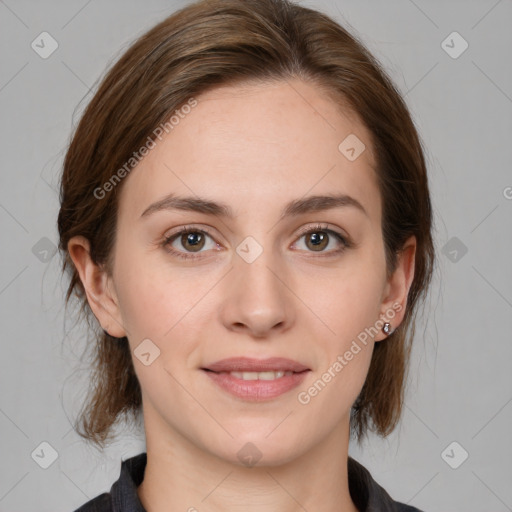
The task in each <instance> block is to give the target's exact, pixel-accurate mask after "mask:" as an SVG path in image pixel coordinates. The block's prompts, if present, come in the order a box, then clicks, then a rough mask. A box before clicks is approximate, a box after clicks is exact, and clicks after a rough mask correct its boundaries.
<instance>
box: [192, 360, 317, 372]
mask: <svg viewBox="0 0 512 512" xmlns="http://www.w3.org/2000/svg"><path fill="white" fill-rule="evenodd" d="M309 369H310V368H308V367H307V366H305V365H303V364H301V363H299V362H297V361H293V360H292V359H286V358H284V357H269V358H267V359H252V358H250V357H230V358H227V359H221V360H220V361H216V362H215V363H212V364H209V365H208V366H204V367H203V368H202V370H210V371H212V372H217V373H219V372H265V371H270V370H275V371H290V372H296V373H299V372H303V371H305V370H309Z"/></svg>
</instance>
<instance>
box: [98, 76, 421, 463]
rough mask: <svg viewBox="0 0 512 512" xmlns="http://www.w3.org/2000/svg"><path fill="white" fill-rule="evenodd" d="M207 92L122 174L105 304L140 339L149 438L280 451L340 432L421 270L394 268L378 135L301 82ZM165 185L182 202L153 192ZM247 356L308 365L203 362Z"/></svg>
mask: <svg viewBox="0 0 512 512" xmlns="http://www.w3.org/2000/svg"><path fill="white" fill-rule="evenodd" d="M196 100H197V101H198V103H197V106H195V107H194V108H192V109H191V111H190V113H188V114H187V115H185V116H183V118H181V119H180V121H179V123H178V124H176V125H174V128H173V129H172V131H170V133H169V134H168V135H165V136H164V137H163V139H162V140H161V141H159V140H158V139H156V146H155V147H154V148H153V149H152V150H151V151H150V152H149V153H148V154H147V156H146V157H145V158H144V159H143V160H142V161H141V163H140V164H139V165H138V166H137V167H136V168H134V169H133V170H132V171H131V173H130V174H129V175H128V177H126V178H125V182H124V183H123V184H122V193H121V195H120V202H119V210H118V231H117V238H116V244H115V253H114V271H113V276H112V280H111V281H109V285H112V286H109V287H108V290H107V291H106V292H105V293H106V295H105V296H104V297H103V298H101V300H103V306H102V307H98V306H97V305H95V306H94V309H95V313H96V314H97V316H98V318H99V319H100V321H101V323H102V325H103V326H104V327H108V329H109V331H110V333H111V334H113V335H115V336H123V335H127V336H128V338H129V343H130V347H131V349H132V355H133V362H134V366H135V371H136V374H137V377H138V379H139V381H140V384H141V388H142V393H143V407H144V419H145V427H146V435H147V436H152V437H153V438H158V439H160V440H162V439H173V438H175V437H176V436H179V437H181V438H184V439H186V440H188V441H190V442H191V443H193V445H195V446H197V447H199V448H200V449H202V450H204V451H206V452H209V453H210V454H213V455H216V456H218V457H221V458H223V459H225V460H229V461H233V462H242V463H245V462H244V460H246V459H243V457H242V455H244V456H245V455H247V452H250V453H249V455H252V456H253V457H259V456H262V459H263V460H264V461H265V462H266V463H268V464H269V465H272V464H279V463H283V462H285V461H287V460H291V459H292V458H293V457H296V456H298V455H300V454H302V453H305V452H306V451H308V450H309V449H311V448H312V447H314V446H316V445H317V444H318V443H320V442H322V441H325V440H327V439H328V438H329V436H334V435H336V436H338V438H339V436H340V433H342V434H343V435H345V436H347V437H345V439H344V441H345V442H346V441H347V440H348V425H349V414H350V409H351V406H352V404H353V403H354V401H355V400H356V398H357V396H358V394H359V392H360V390H361V388H362V386H363V383H364V381H365V378H366V375H367V371H368V368H369V364H370V360H371V356H372V350H373V345H374V342H375V341H380V340H382V339H384V338H385V337H386V336H385V335H384V334H383V333H382V331H381V327H382V324H383V322H382V321H381V322H378V320H379V319H382V320H384V321H388V320H389V321H390V323H391V325H392V327H393V328H395V327H396V326H397V325H398V324H399V323H400V321H401V319H402V317H403V312H404V310H403V309H402V311H401V312H400V311H398V309H400V308H399V307H398V308H397V304H398V303H400V304H402V305H405V302H404V301H405V297H406V292H407V289H408V284H409V283H410V280H411V279H412V275H410V274H409V275H407V268H406V267H405V266H404V267H399V268H398V270H397V272H396V273H395V277H394V278H393V280H391V281H386V268H385V253H384V245H383V239H382V233H381V198H380V194H379V190H378V188H377V181H376V176H375V174H374V170H373V169H372V167H373V166H374V165H375V160H374V156H373V154H372V148H371V142H370V137H369V132H368V131H367V129H366V128H365V127H364V126H363V125H362V124H361V123H360V122H359V121H358V120H357V119H355V118H353V117H352V118H350V119H349V118H348V117H346V116H345V115H342V114H341V113H340V112H339V111H338V110H337V109H336V108H335V106H334V104H333V102H332V100H331V99H329V98H328V97H327V96H326V95H325V94H324V93H323V92H322V91H321V90H320V89H318V88H317V87H315V86H312V85H308V84H306V83H304V82H301V81H298V80H293V81H289V82H284V81H283V82H279V83H274V84H272V85H265V86H262V85H257V86H246V87H243V88H242V87H239V86H237V87H223V88H218V89H216V90H214V91H211V92H208V93H207V94H204V95H202V96H200V97H197V98H196ZM347 137H349V139H347V140H346V141H345V142H343V141H344V140H345V139H346V138H347ZM355 137H357V139H356V138H355ZM361 143H362V144H364V145H365V149H364V147H363V146H362V145H361ZM340 144H341V146H340ZM171 196H172V198H173V201H177V200H180V202H179V203H175V204H174V206H173V203H172V202H171V201H168V203H167V205H166V204H165V202H164V203H160V207H155V206H153V207H152V205H155V204H158V203H159V202H161V201H162V200H165V199H166V198H170V197H171ZM313 196H318V197H320V196H329V197H335V196H336V197H341V196H347V197H345V200H344V201H338V203H335V202H328V201H327V200H322V199H318V200H316V201H315V200H312V199H311V198H312V197H313ZM184 198H187V200H185V199H184ZM104 200H108V199H104ZM203 201H208V202H209V203H212V204H213V203H215V204H218V205H225V206H226V208H227V210H228V211H227V212H225V211H224V210H223V209H222V208H221V207H219V206H212V205H209V206H208V205H204V204H203V203H202V202H203ZM201 205H203V206H201ZM358 205H359V206H358ZM228 213H231V215H229V214H228ZM318 226H320V227H318ZM183 227H188V228H189V233H188V235H186V234H185V235H183V236H181V235H179V234H178V236H174V235H175V234H176V233H177V232H178V231H179V230H180V229H181V228H183ZM203 230H204V231H206V230H207V233H202V231H203ZM306 231H311V232H310V233H309V234H304V233H305V232H306ZM338 235H339V236H340V237H341V238H338ZM166 237H167V239H168V242H166V241H165V239H166ZM343 240H345V242H346V244H347V245H345V242H344V241H343ZM402 268H403V269H404V270H403V271H402ZM107 297H111V299H112V300H111V301H110V300H108V299H107ZM393 305H394V306H393ZM391 315H392V316H391ZM372 327H376V329H374V330H370V331H366V336H365V334H364V333H365V329H370V328H372ZM368 332H369V333H370V335H368ZM376 332H378V334H377V335H376V336H375V339H373V338H372V335H375V333H376ZM363 339H364V340H365V342H363V341H362V340H363ZM148 340H149V341H148ZM384 343H385V341H384ZM133 351H135V353H134V352H133ZM350 354H352V355H350ZM239 357H243V358H251V359H256V360H262V359H267V358H286V359H289V360H291V361H294V362H296V363H297V364H300V365H302V368H307V371H304V372H302V373H300V374H299V373H294V374H293V375H292V376H289V375H286V376H284V377H280V376H279V374H277V375H275V374H271V373H267V374H264V375H259V377H261V379H260V380H259V381H255V380H249V381H245V380H243V379H240V378H239V377H241V375H238V374H235V376H233V375H232V374H231V375H229V374H226V373H224V374H221V373H214V372H211V371H207V370H205V368H208V367H213V363H215V362H218V361H220V360H224V359H227V358H239ZM337 362H338V364H336V363H337ZM280 365H281V366H282V364H281V363H279V362H274V363H272V362H271V363H270V365H269V366H266V367H265V368H267V369H268V370H270V369H275V370H279V368H280V367H281V366H280ZM221 366H222V365H221ZM273 367H275V368H273ZM234 368H235V369H236V368H237V367H236V365H235V367H234ZM228 369H229V368H228ZM231 369H233V367H231ZM239 369H240V370H243V369H245V370H247V368H242V367H239ZM217 370H219V372H220V369H219V368H217ZM296 370H297V371H298V370H300V368H296ZM246 377H252V378H254V377H255V376H254V375H246ZM329 377H330V378H329ZM265 379H274V380H265ZM221 381H222V382H224V383H225V386H226V387H224V386H222V385H221V384H220V382H221ZM315 386H316V387H315ZM315 390H316V391H315ZM342 438H343V436H342ZM249 442H250V443H252V445H254V446H252V445H247V444H246V443H249ZM244 450H245V451H244ZM258 453H259V454H261V455H258ZM241 454H242V455H241ZM242 459H243V460H242Z"/></svg>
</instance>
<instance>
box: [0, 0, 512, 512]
mask: <svg viewBox="0 0 512 512" xmlns="http://www.w3.org/2000/svg"><path fill="white" fill-rule="evenodd" d="M185 3H186V2H170V1H163V0H150V1H148V0H146V1H144V2H142V1H123V2H122V1H120V0H116V1H112V0H111V1H106V2H105V1H104V2H99V1H98V0H92V1H89V2H87V1H84V0H76V1H75V0H73V1H66V2H64V1H56V0H52V1H47V2H36V1H22V0H18V1H15V0H0V41H1V44H0V52H1V68H0V69H1V75H0V108H1V112H2V116H1V121H0V130H1V132H0V141H1V147H2V153H1V162H2V164H1V165H2V169H1V173H0V178H1V187H0V225H1V229H2V238H1V240H2V242H1V251H0V254H1V258H2V263H1V272H0V312H1V322H2V345H1V348H2V357H0V432H1V436H0V453H1V455H2V461H1V462H2V463H1V467H0V511H2V512H3V511H27V512H28V511H39V512H45V511H52V512H55V511H71V510H74V509H75V508H76V507H78V506H79V505H81V504H83V503H84V502H86V501H87V500H89V499H90V498H92V497H94V496H96V495H97V494H99V493H100V492H103V491H106V490H109V489H110V486H111V484H112V482H113V481H114V480H115V479H117V477H118V475H119V465H120V460H121V458H123V459H125V458H127V457H129V456H132V455H135V454H137V453H140V452H141V451H143V450H144V438H143V435H142V433H141V432H137V431H126V430H123V432H122V434H121V436H120V437H119V440H118V441H117V442H116V443H115V444H113V445H112V446H111V447H110V448H109V449H108V450H107V451H106V452H105V453H104V454H101V453H99V452H97V451H95V450H94V449H93V448H91V447H89V446H87V445H86V444H85V442H84V441H82V440H81V438H80V437H79V436H78V435H77V434H76V433H75V432H74V431H73V430H72V429H71V425H70V422H69V420H68V418H72V417H73V414H74V413H75V412H76V410H77V403H79V400H80V396H81V395H83V392H84V386H85V384H86V381H87V367H86V366H85V365H84V364H83V363H80V361H79V359H78V357H79V355H80V354H81V353H82V348H83V343H85V339H84V337H83V332H84V330H83V329H82V328H80V327H77V328H74V329H72V327H73V318H72V317H71V316H70V315H69V316H68V317H67V318H65V315H64V307H63V296H64V290H65V287H66V284H67V282H66V281H65V280H63V279H61V277H60V274H59V267H60V260H59V258H58V257H57V255H56V254H53V253H52V248H53V250H55V248H54V246H55V245H56V244H57V229H56V217H57V213H58V206H59V205H58V194H57V183H58V175H59V172H60V168H61V165H62V159H63V155H64V152H65V149H66V144H67V143H68V141H69V137H70V134H71V130H72V127H73V123H74V122H76V121H77V120H78V116H79V114H80V113H81V112H82V110H83V108H84V106H85V104H86V103H87V102H88V101H89V100H90V98H91V96H92V93H91V88H92V90H94V87H95V86H96V84H97V80H98V78H99V77H100V76H102V75H103V73H104V71H105V70H106V68H107V67H108V66H109V65H110V64H111V63H112V62H113V61H114V60H115V59H116V58H117V57H118V56H119V55H120V54H121V53H122V51H123V50H124V49H126V48H127V46H128V45H129V43H130V42H131V41H133V40H134V39H135V37H136V36H138V35H140V34H141V33H143V32H144V31H146V30H147V29H149V28H150V27H151V26H153V25H154V24H155V23H157V22H158V21H160V20H162V19H163V18H164V17H165V16H167V15H169V14H170V13H172V12H173V11H174V10H176V9H177V8H178V7H180V6H182V5H184V4H185ZM303 4H304V5H308V6H311V7H314V8H319V9H320V10H323V11H324V12H326V13H328V14H330V15H332V16H333V17H334V18H335V19H337V20H338V21H339V22H341V23H342V24H343V25H344V26H346V27H347V28H348V29H349V30H351V31H352V32H353V33H354V34H356V35H359V36H360V37H361V38H362V39H363V41H364V42H365V43H366V44H367V46H368V47H369V48H370V50H371V51H373V52H374V54H375V55H376V56H377V57H378V58H379V59H380V60H381V62H382V63H383V64H384V66H385V68H386V69H387V70H388V72H389V74H390V75H391V77H392V78H393V79H394V81H395V82H396V84H397V86H398V87H399V89H400V90H401V91H402V93H403V94H404V95H405V98H406V101H407V103H408V105H409V107H410V109H411V112H412V115H413V117H414V120H415V122H416V124H417V126H418V129H419V131H420V133H421V136H422V138H423V141H424V143H425V146H426V150H427V155H426V156H427V161H428V165H429V172H430V182H431V189H432V199H433V203H434V208H435V223H436V233H435V237H436V247H437V249H438V254H439V266H438V268H437V271H436V275H435V281H434V285H433V288H432V291H431V294H430V296H429V299H428V301H427V304H426V308H425V315H424V317H423V318H422V319H421V322H420V324H419V326H418V330H417V334H416V338H415V346H414V351H413V357H412V362H411V369H410V380H409V388H408V393H407V397H406V406H405V408H404V414H403V420H402V423H401V425H400V427H399V428H397V430H396V431H395V432H394V433H393V434H392V435H391V436H389V437H388V438H387V439H386V440H382V439H380V438H378V437H376V436H373V437H371V439H370V441H368V442H367V443H365V445H364V446H363V447H362V449H359V448H358V447H357V446H356V445H355V443H354V445H351V448H350V453H351V455H352V456H353V457H355V458H356V459H357V460H359V461H360V462H362V463H363V464H364V465H365V466H366V467H367V468H368V469H369V470H370V472H371V473H372V475H373V476H374V478H375V479H376V480H377V481H378V482H379V483H380V484H381V485H382V486H383V487H384V488H385V489H386V490H387V491H388V492H389V494H390V495H391V496H392V497H393V498H394V499H397V500H400V501H404V502H407V503H410V504H412V505H415V506H417V507H419V508H421V509H424V510H425V511H426V512H434V511H443V512H450V511H462V510H464V511H484V510H485V511H489V510H493V511H497V512H501V511H507V510H512V486H511V485H510V482H511V481H512V440H511V436H510V430H511V429H510V425H511V418H512V404H511V401H512V372H511V369H510V368H511V361H512V358H511V355H512V343H511V341H512V340H511V334H510V333H511V332H512V315H511V313H512V309H511V308H512V266H511V265H510V254H512V247H511V245H512V242H511V233H512V230H511V227H512V226H511V214H512V188H511V187H512V172H511V161H512V158H511V157H512V150H511V145H512V144H511V142H512V139H511V136H512V115H511V114H512V71H511V66H510V62H511V60H510V53H511V50H512V44H511V43H512V31H511V30H510V27H511V24H512V3H511V1H510V0H501V1H496V0H491V1H487V0H485V1H484V0H482V1H444V2H443V1H440V0H438V1H430V2H427V1H425V0H415V1H412V0H393V1H387V2H373V1H369V0H365V1H361V0H360V1H355V0H353V1H339V2H336V3H334V2H333V1H331V2H329V1H327V0H322V1H320V0H315V1H313V0H309V2H303ZM43 31H46V32H48V33H50V34H51V36H52V37H53V38H54V39H55V40H56V41H57V42H58V45H59V46H58V48H57V50H56V51H55V52H54V53H53V54H52V55H51V56H50V57H48V58H47V59H43V58H41V57H40V56H39V55H38V54H37V53H36V52H35V51H34V50H33V49H32V47H31V43H32V41H34V40H36V42H37V39H36V38H37V37H38V35H39V34H40V33H41V32H43ZM453 31H457V32H459V33H460V35H461V36H462V37H463V38H464V40H466V41H467V43H468V44H469V47H468V48H467V50H466V51H465V52H464V53H462V54H461V55H460V56H458V57H457V58H452V57H451V56H450V55H449V54H448V53H447V52H446V51H445V49H444V48H446V46H445V45H446V44H448V45H449V46H452V47H453V48H452V49H451V51H452V52H457V51H458V50H460V49H461V48H462V46H461V43H462V41H461V40H458V39H454V40H453V43H452V42H451V39H450V38H448V40H447V43H445V44H444V45H442V42H443V41H444V40H445V39H446V38H447V37H448V36H449V35H450V34H451V33H452V32H453ZM452 39H453V37H452ZM46 48H48V46H46ZM466 250H467V252H465V251H466ZM507 262H508V263H507ZM507 434H508V435H507ZM43 441H46V442H48V443H49V444H50V445H51V446H53V447H54V448H55V450H56V451H57V453H58V458H57V459H56V460H55V462H54V463H53V464H52V465H51V466H50V467H48V469H43V468H42V467H40V466H39V465H38V464H37V463H36V462H35V461H34V459H33V458H32V457H31V453H33V452H34V450H36V452H37V451H38V450H39V451H40V447H39V445H40V443H41V442H43ZM454 441H456V442H457V443H458V445H457V446H456V447H455V448H454V450H453V451H451V449H448V451H447V452H446V451H445V449H446V448H447V447H448V446H449V445H450V444H451V443H452V442H454ZM462 450H466V451H467V452H468V454H469V457H468V458H467V460H465V461H464V462H463V463H462V464H461V465H460V466H459V467H458V468H457V469H453V468H452V467H450V466H449V465H448V463H447V462H446V461H449V462H451V463H452V465H454V464H459V463H460V462H461V460H462V458H461V454H462V453H463V452H462ZM443 454H444V455H443ZM318 470H319V471H320V470H321V468H318ZM309 512H313V511H309Z"/></svg>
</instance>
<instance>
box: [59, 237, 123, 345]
mask: <svg viewBox="0 0 512 512" xmlns="http://www.w3.org/2000/svg"><path fill="white" fill-rule="evenodd" d="M68 251H69V255H70V256H71V259H72V260H73V263H74V264H75V267H76V269H77V271H78V274H79V275H80V280H81V281H82V284H83V287H84V289H85V293H86V295H87V301H88V302H89V306H90V307H91V310H92V312H93V313H94V316H95V317H96V318H97V319H98V322H99V323H100V324H101V326H102V327H103V329H104V330H105V331H107V332H108V333H109V334H110V335H111V336H115V337H116V338H122V337H124V336H126V330H125V328H124V327H123V324H122V322H121V313H120V310H119V303H118V299H117V296H116V294H115V291H114V286H113V283H112V281H111V278H110V277H109V276H108V275H107V273H106V272H105V270H103V269H102V268H100V267H99V266H98V265H96V264H95V263H94V262H93V261H92V260H91V255H90V245H89V240H87V238H85V237H83V236H75V237H73V238H71V239H70V240H69V242H68Z"/></svg>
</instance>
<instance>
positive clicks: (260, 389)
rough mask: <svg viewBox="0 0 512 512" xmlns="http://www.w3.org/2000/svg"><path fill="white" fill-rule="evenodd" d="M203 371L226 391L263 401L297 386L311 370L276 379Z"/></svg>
mask: <svg viewBox="0 0 512 512" xmlns="http://www.w3.org/2000/svg"><path fill="white" fill-rule="evenodd" d="M203 372H204V373H206V375H208V377H210V379H212V380H213V381H214V382H215V383H216V384H217V385H218V386H220V387H221V388H222V389H223V390H224V391H227V392H228V393H230V394H232V395H234V396H236V397H238V398H243V399H244V400H250V401H252V402H263V401H265V400H269V399H272V398H276V397H278V396H280V395H282V394H283V393H286V392H287V391H290V390H291V389H293V388H296V387H297V386H298V385H299V384H300V383H301V382H302V381H303V380H304V379H305V378H306V375H307V374H308V373H309V370H307V371H304V372H300V373H293V374H292V375H284V376H283V377H280V378H279V379H274V380H243V379H238V378H236V377H233V375H231V374H229V373H215V372H211V371H207V370H203Z"/></svg>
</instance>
